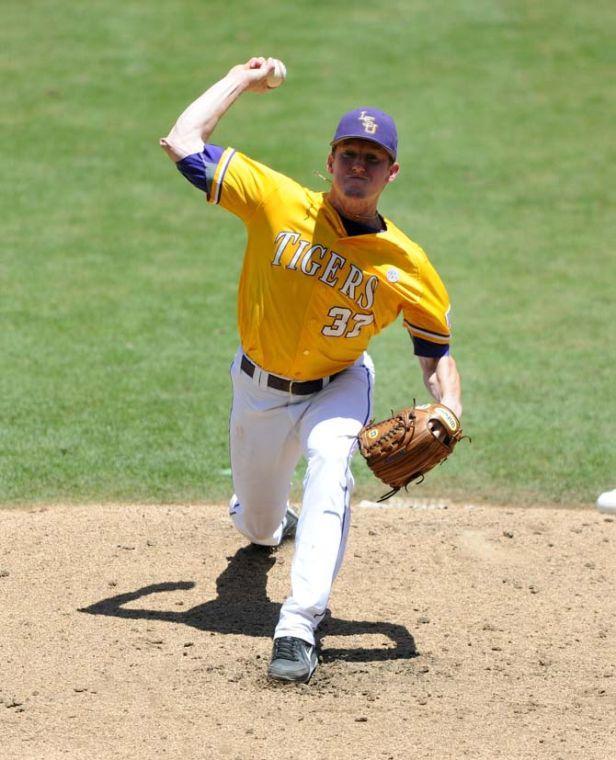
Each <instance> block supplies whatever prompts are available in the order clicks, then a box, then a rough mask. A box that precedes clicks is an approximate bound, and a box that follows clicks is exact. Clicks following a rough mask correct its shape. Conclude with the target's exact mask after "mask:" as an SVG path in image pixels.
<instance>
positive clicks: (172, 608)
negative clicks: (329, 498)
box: [0, 501, 616, 760]
mask: <svg viewBox="0 0 616 760" xmlns="http://www.w3.org/2000/svg"><path fill="white" fill-rule="evenodd" d="M396 504H397V506H396ZM418 507H424V508H418ZM0 520H1V522H2V529H1V531H0V598H1V599H2V618H1V621H2V622H1V631H2V635H1V636H0V657H1V662H2V671H1V672H2V678H1V680H0V742H1V743H0V756H2V757H6V758H10V759H11V760H13V759H15V760H17V759H19V760H28V759H29V758H36V759H37V760H39V759H42V758H45V760H52V759H54V758H67V757H69V758H88V760H98V759H99V758H100V759H106V758H114V759H116V758H140V760H141V759H142V758H153V757H161V756H162V757H169V758H182V759H183V760H191V759H192V758H195V759H196V758H200V759H201V758H211V759H212V760H219V759H222V758H231V759H233V760H245V759H248V758H251V759H252V758H256V759H257V760H260V759H262V760H269V759H270V758H271V759H273V758H276V759H278V758H285V760H312V759H313V758H314V759H315V760H316V758H319V760H323V759H324V758H325V759H326V760H327V759H328V758H354V759H355V758H359V759H363V758H365V759H366V760H368V759H370V760H372V759H373V758H382V759H383V760H385V759H387V758H390V759H393V760H406V759H407V758H422V760H426V759H428V758H434V759H437V758H438V760H445V759H446V758H452V759H455V760H458V758H486V759H487V758H489V759H490V760H494V759H495V758H511V760H514V759H515V760H520V758H529V759H531V758H532V760H537V759H540V758H546V759H547V758H549V760H557V759H558V758H562V759H563V760H565V759H567V760H568V759H569V758H571V759H573V758H575V759H576V760H577V759H579V758H584V760H591V759H594V758H596V759H600V760H607V759H608V758H613V757H615V756H616V722H615V715H616V630H615V620H616V584H615V578H616V576H615V569H616V551H615V549H616V543H615V529H616V523H615V522H614V520H613V519H612V518H609V517H606V516H603V515H600V514H599V513H597V512H596V511H594V510H593V509H590V508H589V509H588V510H557V509H545V508H544V509H539V508H537V509H503V508H495V507H469V506H464V505H458V506H456V505H447V506H445V504H443V503H436V504H423V505H422V504H415V505H414V508H413V506H409V502H408V501H407V502H406V503H404V502H401V501H399V502H394V506H389V507H386V508H384V509H376V508H371V505H370V504H365V505H364V507H362V506H359V505H356V506H355V507H354V516H353V527H352V529H351V535H350V541H349V548H348V553H347V558H346V561H345V565H344V567H343V569H342V572H341V574H340V576H339V578H338V580H337V581H336V585H335V588H334V593H333V595H332V599H331V603H330V607H331V611H332V614H331V616H330V617H328V619H327V620H326V622H325V625H324V631H323V637H322V651H321V663H320V665H319V667H318V669H317V671H316V673H315V675H314V677H313V679H312V681H311V682H310V684H308V685H300V686H297V685H293V684H290V685H278V684H272V683H269V682H268V681H267V680H266V678H265V671H266V668H267V663H268V660H269V656H270V649H271V638H270V637H271V634H272V632H273V628H274V625H275V622H276V619H277V615H278V611H279V608H280V603H281V602H282V601H283V599H284V597H285V595H286V593H287V591H288V582H289V580H288V576H289V570H290V563H291V557H292V546H291V545H285V546H283V547H281V548H280V549H279V550H278V551H277V552H276V553H274V554H271V555H264V554H262V553H258V552H257V553H256V552H254V551H253V550H251V549H250V548H248V547H246V542H245V541H244V540H243V539H242V537H241V536H239V535H238V534H237V533H235V532H234V530H233V529H232V527H231V525H230V522H229V520H228V518H227V515H226V509H225V508H224V507H220V506H204V505H200V506H173V507H169V506H134V505H133V506H113V505H106V506H96V505H92V506H83V507H75V506H54V507H50V508H48V509H34V510H8V511H2V512H0Z"/></svg>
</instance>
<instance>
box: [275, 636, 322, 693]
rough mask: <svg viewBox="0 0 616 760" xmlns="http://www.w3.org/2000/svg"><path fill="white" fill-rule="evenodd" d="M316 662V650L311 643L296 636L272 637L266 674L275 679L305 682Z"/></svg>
mask: <svg viewBox="0 0 616 760" xmlns="http://www.w3.org/2000/svg"><path fill="white" fill-rule="evenodd" d="M317 662H318V658H317V651H316V647H315V646H314V645H313V644H308V642H306V641H304V640H303V639H298V638H297V636H281V637H280V638H278V639H274V646H273V648H272V659H271V662H270V665H269V668H268V670H267V675H268V676H269V677H270V678H274V679H275V680H277V681H297V682H300V683H307V682H308V681H309V680H310V676H311V675H312V674H313V673H314V671H315V668H316V666H317Z"/></svg>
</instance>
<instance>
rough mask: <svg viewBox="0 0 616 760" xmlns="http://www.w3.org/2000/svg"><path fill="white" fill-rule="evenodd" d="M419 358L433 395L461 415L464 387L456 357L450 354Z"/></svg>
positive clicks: (425, 381) (428, 387)
mask: <svg viewBox="0 0 616 760" xmlns="http://www.w3.org/2000/svg"><path fill="white" fill-rule="evenodd" d="M418 358H419V362H420V364H421V368H422V371H423V378H424V384H425V386H426V388H427V389H428V391H429V392H430V394H431V395H432V397H433V398H434V399H435V400H436V401H439V402H440V403H441V404H445V406H448V407H449V408H450V409H451V411H452V412H453V413H454V414H456V415H457V416H458V417H459V416H460V415H461V414H462V387H461V381H460V374H459V373H458V368H457V366H456V362H455V360H454V358H453V357H452V356H449V355H447V356H442V357H441V358H440V359H430V358H428V357H418Z"/></svg>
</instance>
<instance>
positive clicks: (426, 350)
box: [411, 335, 449, 359]
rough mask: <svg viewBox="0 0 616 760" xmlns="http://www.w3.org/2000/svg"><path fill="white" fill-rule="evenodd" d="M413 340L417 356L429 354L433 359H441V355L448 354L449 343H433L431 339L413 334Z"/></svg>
mask: <svg viewBox="0 0 616 760" xmlns="http://www.w3.org/2000/svg"><path fill="white" fill-rule="evenodd" d="M411 340H412V341H413V349H414V353H415V356H429V357H431V358H433V359H440V358H441V356H447V354H448V353H449V345H448V344H445V345H443V344H442V343H432V342H431V341H429V340H424V339H423V338H417V337H415V336H414V335H411Z"/></svg>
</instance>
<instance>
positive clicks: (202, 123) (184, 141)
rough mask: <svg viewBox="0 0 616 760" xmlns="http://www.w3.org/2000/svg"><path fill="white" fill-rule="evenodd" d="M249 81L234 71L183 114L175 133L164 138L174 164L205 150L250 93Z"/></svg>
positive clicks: (165, 148)
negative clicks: (238, 102)
mask: <svg viewBox="0 0 616 760" xmlns="http://www.w3.org/2000/svg"><path fill="white" fill-rule="evenodd" d="M248 85H249V80H248V78H247V77H246V76H245V74H244V72H243V71H238V70H237V68H235V69H232V70H231V71H230V72H229V73H228V74H227V76H226V77H224V78H223V79H221V80H220V81H218V82H216V84H214V85H212V87H210V88H209V89H208V90H206V91H205V92H204V93H203V95H201V96H200V97H198V98H197V100H195V101H194V102H193V103H191V104H190V105H189V106H188V108H187V109H186V110H185V111H184V112H183V113H182V114H181V115H180V117H179V118H178V120H177V121H176V123H175V124H174V126H173V127H172V128H171V131H170V132H169V134H168V135H167V137H164V138H162V139H161V141H160V144H161V147H162V148H163V149H164V150H165V152H166V153H167V155H168V156H169V157H170V158H171V159H172V160H173V161H179V160H181V159H182V158H185V157H186V156H189V155H190V154H191V153H197V152H198V151H200V150H202V148H203V144H204V143H206V142H207V141H208V139H209V137H210V135H211V134H212V132H213V131H214V129H215V128H216V125H217V124H218V122H219V120H220V118H221V117H222V116H224V114H225V113H226V112H227V111H228V110H229V108H230V107H231V106H232V105H233V103H234V102H235V101H236V100H237V99H238V98H239V96H240V95H241V94H242V93H243V92H245V91H246V89H247V88H248Z"/></svg>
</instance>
